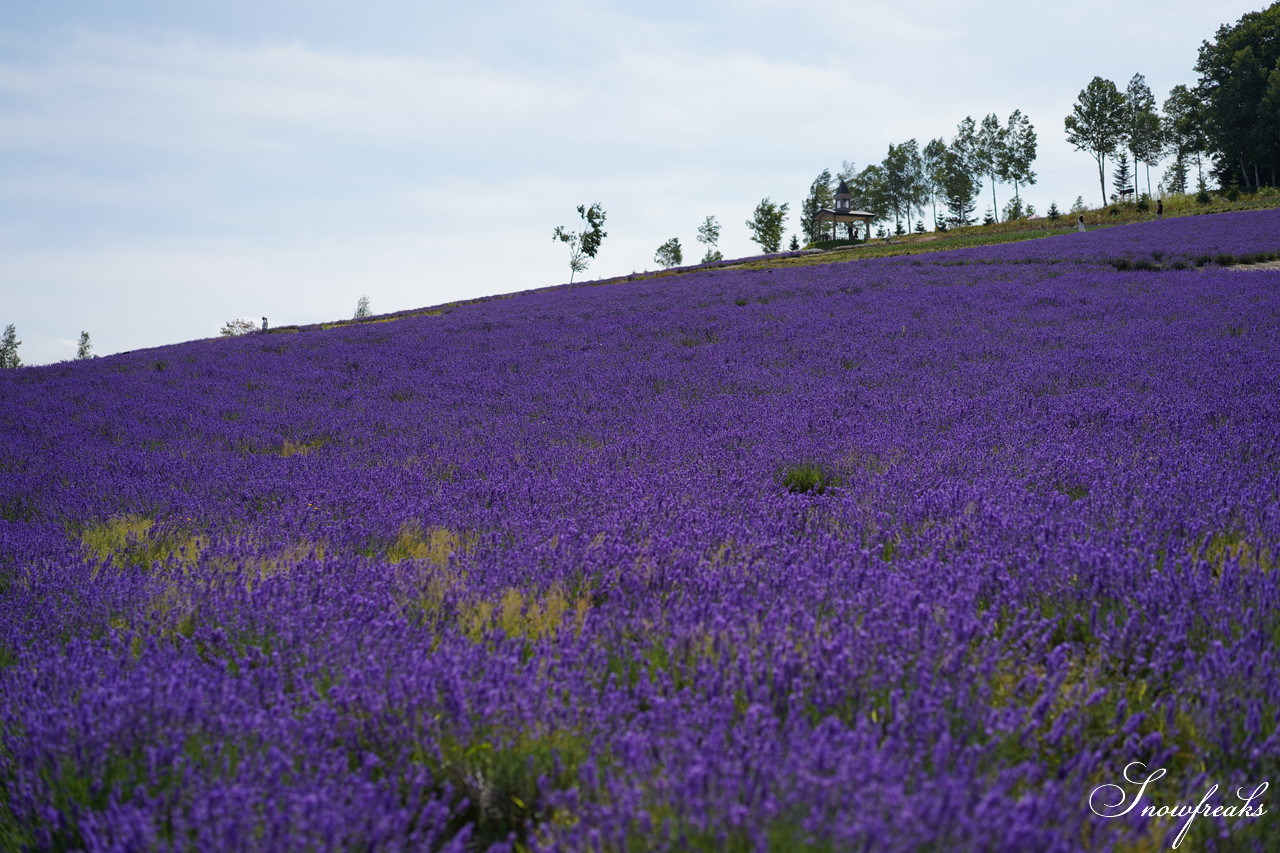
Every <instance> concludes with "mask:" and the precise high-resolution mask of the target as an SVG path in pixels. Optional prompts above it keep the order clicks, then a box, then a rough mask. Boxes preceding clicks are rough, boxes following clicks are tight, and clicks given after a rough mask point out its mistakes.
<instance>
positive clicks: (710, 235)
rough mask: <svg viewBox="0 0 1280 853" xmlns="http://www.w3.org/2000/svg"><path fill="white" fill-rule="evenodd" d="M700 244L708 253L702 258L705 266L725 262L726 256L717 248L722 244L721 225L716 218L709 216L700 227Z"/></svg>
mask: <svg viewBox="0 0 1280 853" xmlns="http://www.w3.org/2000/svg"><path fill="white" fill-rule="evenodd" d="M698 242H699V243H702V244H703V245H704V246H706V247H707V251H706V253H705V254H703V256H702V262H703V263H704V264H707V263H711V262H712V261H722V260H724V255H722V254H720V250H719V249H718V248H716V246H717V245H718V244H719V242H720V223H719V222H717V221H716V218H715V217H714V216H708V217H707V218H706V219H704V220H702V224H701V225H699V226H698Z"/></svg>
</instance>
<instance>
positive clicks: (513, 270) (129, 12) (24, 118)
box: [0, 0, 1265, 364]
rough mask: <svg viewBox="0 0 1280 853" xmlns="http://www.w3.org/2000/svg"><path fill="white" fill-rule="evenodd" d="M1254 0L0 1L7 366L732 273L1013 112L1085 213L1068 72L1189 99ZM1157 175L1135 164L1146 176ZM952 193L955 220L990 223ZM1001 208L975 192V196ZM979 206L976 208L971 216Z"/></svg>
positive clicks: (1079, 79) (1001, 198)
mask: <svg viewBox="0 0 1280 853" xmlns="http://www.w3.org/2000/svg"><path fill="white" fill-rule="evenodd" d="M1264 6H1265V3H1263V2H1262V0H1254V2H1245V3H1242V2H1234V0H1219V2H1216V3H1213V4H1207V3H1204V2H1203V0H1192V2H1187V0H1160V1H1159V2H1155V0H1133V1H1132V2H1125V3H1114V2H1112V0H1073V2H1056V3H1030V4H1029V3H1022V2H1020V3H1007V2H984V0H979V2H969V3H963V4H961V3H952V2H933V0H916V2H911V3H902V4H886V3H880V4H868V3H861V2H852V3H849V2H846V3H812V2H804V3H800V2H783V0H725V2H718V1H717V0H711V1H710V2H702V1H701V0H684V2H668V0H646V2H618V0H612V2H611V0H563V2H540V0H520V2H507V0H490V2H488V3H484V4H471V3H459V2H456V0H450V2H439V0H363V2H360V3H352V2H350V0H182V2H173V0H2V2H0V325H7V324H10V323H12V324H14V325H15V327H16V329H17V333H18V338H19V339H20V340H21V341H22V345H21V347H20V349H19V356H20V357H21V358H22V361H23V363H24V364H46V363H51V362H57V361H61V360H64V359H69V358H72V357H73V356H74V355H75V351H76V343H77V339H78V337H79V335H80V333H81V332H82V331H87V332H88V333H89V335H90V339H91V341H92V344H93V349H94V352H95V353H96V354H98V355H107V354H110V353H114V352H121V351H126V350H134V349H141V348H146V347H152V346H159V345H163V344H168V343H175V342H179V341H186V340H193V339H198V338H206V337H212V336H215V335H217V334H218V331H219V330H220V329H221V327H222V326H223V325H224V324H225V323H226V322H227V321H229V320H232V319H235V318H241V317H244V318H252V319H254V320H255V321H256V322H258V321H260V320H261V318H262V317H264V316H265V317H267V318H269V321H270V322H271V324H272V325H286V324H295V323H296V324H305V323H314V322H320V321H326V320H335V319H342V318H345V317H350V316H352V314H353V313H354V311H355V308H356V304H357V302H358V300H359V299H360V297H361V296H368V297H369V300H370V304H371V306H372V309H373V311H374V313H387V312H392V311H400V310H406V309H411V308H418V307H424V306H430V305H437V304H440V303H444V302H449V301H453V300H457V299H463V298H469V297H475V296H484V295H490V294H496V293H510V292H515V291H521V290H528V289H532V288H537V287H543V286H547V285H554V284H560V283H563V282H565V281H567V280H568V278H569V267H568V252H567V249H566V247H565V246H563V245H562V244H560V243H558V242H555V241H553V240H552V237H551V232H552V229H553V228H555V227H556V226H557V225H563V226H565V227H567V228H569V229H570V230H578V229H579V227H580V226H581V225H582V222H581V220H580V219H579V218H578V214H577V211H576V208H577V206H578V205H582V204H590V203H593V202H600V203H601V204H602V205H603V206H604V209H605V211H606V212H607V215H608V219H607V222H606V224H605V230H606V232H607V233H608V236H607V237H606V239H605V240H604V243H603V245H602V247H601V250H600V253H599V255H598V256H597V257H596V258H595V259H594V260H593V261H592V262H591V265H590V267H589V269H588V270H587V271H586V272H585V273H580V274H578V280H584V279H594V278H603V277H607V276H615V275H625V274H628V273H631V272H638V271H642V270H645V269H653V268H655V267H656V266H657V264H656V262H655V261H654V257H653V256H654V252H655V251H656V249H657V247H658V246H659V245H661V244H662V243H663V242H665V241H666V240H667V239H669V238H671V237H678V238H679V239H680V242H681V243H682V244H683V246H684V253H685V261H686V263H690V262H696V261H697V260H699V259H700V257H701V250H702V246H700V245H699V244H698V243H697V242H696V236H697V228H698V225H699V224H700V223H701V222H702V221H703V219H704V218H705V217H707V216H715V217H716V218H717V220H718V221H719V222H720V224H721V227H722V233H721V239H720V249H721V251H722V252H723V253H724V254H725V256H726V257H737V256H744V255H752V254H757V253H758V251H759V249H758V247H757V246H756V245H755V244H754V243H752V242H751V241H750V233H749V231H748V229H747V227H746V224H745V223H746V220H748V219H749V218H750V217H751V214H752V211H753V210H754V208H755V206H756V204H758V203H759V202H760V200H761V199H763V198H766V197H767V198H769V199H771V200H772V201H774V202H778V203H781V202H787V203H789V204H790V206H791V215H790V216H789V218H788V222H787V234H788V236H789V235H790V234H792V233H797V234H799V233H800V225H799V221H798V219H797V217H796V212H797V211H798V208H799V207H800V204H801V202H802V201H803V199H804V196H805V194H806V193H807V191H808V188H809V185H810V183H811V182H812V181H813V179H814V178H815V177H816V176H817V175H818V173H819V172H821V171H822V170H823V169H824V168H825V169H830V170H832V172H835V171H838V170H839V169H840V168H841V164H842V163H843V162H845V161H849V162H852V163H853V164H854V165H855V167H856V168H858V169H861V168H863V167H864V166H866V165H868V164H870V163H876V162H879V161H881V160H882V159H884V156H885V154H886V153H887V150H888V146H889V145H890V144H891V143H894V144H896V143H900V142H903V141H906V140H907V139H912V138H914V139H918V140H919V141H920V143H921V144H923V143H924V142H926V141H927V140H929V139H931V138H934V137H943V138H945V139H947V140H950V139H951V137H952V136H953V135H954V133H955V128H956V124H957V123H958V122H959V121H961V120H962V119H963V118H965V117H966V116H973V117H974V118H975V119H978V120H980V119H981V118H982V117H983V116H984V115H986V114H988V113H995V114H996V115H997V116H999V117H1000V118H1001V119H1002V120H1003V119H1005V118H1006V117H1007V116H1008V115H1009V113H1011V112H1012V111H1013V110H1014V109H1020V110H1021V111H1022V112H1023V113H1024V114H1025V115H1027V116H1028V117H1029V118H1030V119H1031V121H1032V123H1033V125H1034V126H1035V128H1036V132H1037V135H1038V137H1039V153H1038V158H1037V160H1036V162H1035V164H1034V165H1033V168H1034V169H1035V171H1036V172H1037V175H1038V181H1037V183H1036V185H1035V186H1031V187H1028V188H1025V190H1024V193H1023V197H1024V199H1025V200H1027V201H1030V202H1031V203H1032V204H1033V205H1035V206H1036V207H1037V208H1038V209H1039V210H1040V211H1041V212H1043V211H1044V210H1045V209H1046V208H1047V207H1048V205H1049V203H1050V202H1051V201H1056V202H1057V204H1058V205H1059V207H1061V208H1062V209H1063V210H1066V209H1067V208H1068V207H1070V205H1071V203H1072V202H1073V201H1074V200H1075V198H1076V197H1077V196H1084V198H1085V200H1086V201H1089V202H1093V201H1094V199H1096V198H1098V197H1099V196H1100V188H1099V186H1098V179H1097V166H1096V164H1095V162H1094V160H1093V158H1092V157H1091V156H1090V155H1089V154H1087V153H1084V152H1077V151H1075V150H1073V149H1072V147H1071V146H1070V144H1069V143H1067V142H1066V140H1065V135H1064V132H1063V118H1064V117H1065V116H1066V115H1067V114H1068V113H1069V112H1070V110H1071V105H1072V103H1073V102H1074V101H1075V99H1076V96H1077V95H1078V94H1079V92H1080V90H1081V89H1083V88H1084V87H1085V86H1086V85H1087V84H1088V82H1089V81H1090V80H1091V79H1092V78H1093V77H1094V76H1102V77H1104V78H1107V79H1110V80H1113V81H1115V83H1116V84H1117V86H1119V87H1120V88H1121V89H1123V88H1124V86H1125V85H1126V83H1127V82H1128V80H1129V79H1130V78H1131V77H1132V76H1133V75H1134V74H1135V73H1141V74H1143V75H1145V77H1146V79H1147V82H1148V84H1149V85H1150V86H1151V89H1152V91H1153V93H1154V94H1155V96H1156V99H1157V102H1158V103H1159V102H1162V101H1163V100H1164V98H1165V97H1166V96H1167V94H1168V92H1169V89H1170V87H1172V86H1174V85H1175V84H1178V83H1184V84H1187V85H1193V84H1194V83H1195V82H1196V77H1195V73H1194V70H1193V69H1194V65H1195V60H1196V55H1197V51H1198V49H1199V46H1200V44H1201V42H1203V41H1204V40H1206V39H1211V38H1212V37H1213V35H1214V33H1215V32H1216V30H1217V28H1218V27H1219V26H1221V25H1223V24H1231V23H1234V22H1235V21H1237V20H1238V19H1239V18H1240V16H1241V15H1243V14H1245V13H1246V12H1250V11H1256V10H1259V9H1261V8H1264ZM1158 177H1159V171H1158V170H1157V171H1156V172H1155V173H1154V174H1153V176H1152V181H1153V186H1154V184H1155V181H1156V180H1157V179H1158ZM990 192H991V188H990V187H989V186H986V187H984V188H983V193H984V195H983V199H984V201H983V202H980V203H979V204H980V206H979V213H981V212H982V210H983V209H985V207H987V206H990V197H991V196H990ZM1011 194H1012V188H1011V187H1008V186H1005V185H998V186H997V187H996V196H997V201H998V203H999V204H1000V205H1003V204H1004V203H1005V202H1006V201H1007V200H1008V198H1009V196H1010V195H1011ZM984 202H985V203H984Z"/></svg>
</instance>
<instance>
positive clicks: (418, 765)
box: [0, 211, 1280, 851]
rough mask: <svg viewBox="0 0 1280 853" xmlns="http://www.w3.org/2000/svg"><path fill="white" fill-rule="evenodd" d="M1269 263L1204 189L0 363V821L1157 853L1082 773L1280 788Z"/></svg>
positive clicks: (41, 832) (163, 833)
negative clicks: (804, 254) (390, 311)
mask: <svg viewBox="0 0 1280 853" xmlns="http://www.w3.org/2000/svg"><path fill="white" fill-rule="evenodd" d="M1184 223H1192V224H1191V225H1186V224H1184ZM1277 252H1280V212H1276V211H1267V212H1257V213H1239V214H1223V215H1220V216H1213V217H1200V218H1197V219H1194V220H1173V221H1164V222H1153V223H1146V224H1141V225H1134V226H1124V227H1118V228H1113V229H1108V230H1106V231H1102V232H1096V233H1093V232H1091V233H1088V234H1070V235H1066V236H1063V237H1056V238H1052V239H1047V240H1040V241H1030V242H1026V243H1021V244H1017V245H1014V246H1007V247H990V248H985V249H971V250H965V251H963V252H956V253H948V254H940V255H924V256H915V257H910V258H889V259H883V260H870V261H864V262H858V263H847V264H827V265H823V266H810V267H797V268H789V269H755V270H753V269H737V270H719V271H708V272H700V273H691V274H688V275H682V276H677V277H664V278H656V279H652V280H648V281H637V282H631V283H628V284H625V285H618V286H608V287H577V288H572V289H564V290H557V291H549V292H541V293H530V294H522V295H517V296H514V297H512V298H509V299H501V300H492V301H486V302H481V303H477V304H472V305H466V306H460V307H458V308H456V309H454V310H452V311H449V312H447V313H438V314H421V315H418V316H409V317H404V318H402V319H397V320H395V321H394V322H380V323H362V324H354V325H347V326H342V327H339V328H330V329H310V330H306V331H301V332H297V333H292V334H290V333H282V334H268V335H262V334H259V335H252V336H247V337H244V338H237V339H227V340H217V341H206V342H195V343H191V344H184V345H179V346H173V347H163V348H159V349H155V350H148V351H145V352H137V353H131V354H127V355H122V356H114V357H109V358H103V359H98V360H95V361H91V362H73V363H67V364H63V365H55V366H50V367H43V368H24V369H21V370H17V371H7V372H5V373H4V374H3V375H0V434H2V435H3V437H4V439H3V442H2V443H0V573H2V574H0V578H2V580H0V589H2V591H0V737H2V738H3V740H2V741H0V793H2V794H3V800H0V847H3V848H5V849H21V848H23V847H24V846H26V847H30V848H33V849H80V848H87V849H127V850H132V849H180V850H187V849H190V850H215V849H226V850H232V849H234V850H349V849H357V848H358V849H372V850H402V849H415V850H417V849H446V850H463V849H486V848H487V847H489V846H490V845H495V846H496V849H509V847H505V846H504V845H506V844H507V839H508V837H509V836H510V837H513V838H514V839H516V840H517V841H518V842H519V843H520V844H523V845H528V847H530V848H533V849H566V850H581V849H605V850H624V849H626V850H632V849H676V850H685V849H705V850H721V849H741V850H748V849H777V850H783V849H818V850H849V849H874V850H904V851H906V850H919V849H948V850H991V849H1017V850H1032V849H1034V850H1064V851H1065V850H1078V849H1081V848H1082V847H1084V848H1087V849H1111V847H1112V846H1113V845H1114V844H1116V843H1120V842H1125V843H1134V844H1139V843H1142V842H1139V841H1135V839H1139V838H1147V839H1149V840H1150V843H1152V844H1155V845H1156V846H1159V844H1160V842H1161V840H1162V833H1163V832H1164V831H1166V830H1172V831H1174V832H1176V831H1177V830H1178V829H1179V828H1180V827H1181V824H1182V822H1183V821H1174V822H1169V821H1164V822H1160V821H1144V819H1142V818H1141V817H1140V816H1139V812H1138V809H1134V810H1133V811H1132V812H1131V813H1129V814H1128V816H1126V817H1123V818H1118V819H1112V818H1110V817H1108V816H1107V815H1110V814H1114V813H1116V812H1118V811H1119V810H1120V809H1121V808H1123V806H1121V807H1116V806H1115V804H1114V800H1115V798H1116V797H1118V796H1119V793H1118V792H1116V791H1115V790H1103V791H1102V792H1101V793H1100V794H1098V795H1097V796H1095V797H1093V798H1092V799H1091V798H1090V794H1091V792H1093V791H1095V789H1097V788H1098V787H1099V786H1102V785H1105V784H1118V785H1121V786H1122V788H1123V789H1124V791H1125V793H1126V796H1128V797H1130V798H1131V797H1132V796H1134V795H1135V794H1136V791H1137V786H1136V785H1134V784H1131V783H1130V782H1126V781H1125V777H1124V775H1123V774H1124V773H1125V768H1126V765H1129V764H1130V763H1131V762H1134V761H1140V762H1144V764H1145V767H1146V771H1141V770H1137V771H1135V770H1133V769H1130V770H1129V774H1130V778H1135V777H1134V775H1133V774H1134V773H1135V772H1137V773H1138V774H1139V776H1140V775H1141V774H1142V773H1143V772H1151V771H1154V770H1155V769H1156V768H1165V769H1166V770H1167V775H1166V776H1164V777H1162V778H1161V779H1160V780H1159V781H1158V782H1153V783H1152V786H1151V787H1150V788H1148V789H1147V791H1146V799H1145V800H1144V802H1143V805H1148V804H1150V805H1155V806H1160V805H1176V804H1179V803H1186V802H1191V803H1195V802H1198V801H1199V800H1200V797H1201V796H1202V795H1203V794H1204V793H1205V791H1206V790H1208V788H1209V786H1211V785H1213V784H1215V783H1217V784H1219V785H1220V786H1221V788H1220V791H1219V793H1218V794H1217V795H1215V796H1216V797H1217V799H1216V800H1214V802H1219V801H1220V802H1221V803H1222V804H1224V805H1234V806H1237V807H1238V806H1240V805H1242V804H1241V803H1240V802H1239V801H1238V800H1235V799H1234V795H1233V794H1229V793H1228V792H1233V791H1235V789H1236V788H1239V787H1241V786H1243V787H1245V788H1246V789H1247V791H1252V790H1253V789H1254V788H1256V787H1257V786H1258V785H1260V784H1261V783H1263V782H1266V781H1268V780H1270V779H1274V778H1275V777H1276V776H1277V774H1278V772H1280V763H1278V762H1277V758H1276V756H1277V755H1280V748H1278V747H1280V744H1278V742H1277V738H1278V737H1280V735H1278V734H1277V724H1278V722H1280V659H1278V658H1277V654H1278V652H1277V647H1278V645H1280V574H1278V573H1277V572H1276V571H1275V564H1276V561H1277V559H1280V496H1278V494H1277V487H1276V486H1277V482H1280V392H1278V391H1277V386H1276V382H1275V377H1276V376H1277V375H1278V374H1280V272H1275V271H1263V272H1257V273H1255V274H1251V275H1243V274H1241V273H1239V272H1237V271H1234V270H1231V269H1228V268H1224V267H1222V266H1221V265H1220V263H1219V262H1226V261H1229V260H1230V261H1234V260H1238V259H1240V258H1245V259H1257V258H1261V257H1264V256H1274V254H1275V253H1277ZM1215 258H1216V259H1217V261H1215ZM1120 259H1124V263H1119V261H1120ZM1120 267H1125V269H1121V268H1120ZM1228 796H1230V797H1232V799H1230V800H1228ZM1108 798H1110V799H1108ZM1264 801H1265V797H1262V798H1260V799H1255V800H1254V802H1253V803H1252V805H1253V806H1258V805H1260V804H1261V803H1262V802H1264ZM1091 804H1092V805H1093V806H1095V807H1096V809H1095V810H1091V808H1090V805H1091ZM1127 804H1128V803H1127V802H1126V803H1125V805H1127ZM1108 806H1110V808H1109V809H1108ZM1098 812H1101V815H1100V814H1099V813H1098ZM1269 821H1270V817H1269V816H1265V817H1258V818H1252V817H1234V818H1221V817H1219V818H1210V817H1205V818H1202V819H1199V820H1197V821H1196V822H1195V823H1194V824H1193V825H1192V828H1191V838H1192V839H1193V841H1194V844H1195V845H1196V846H1195V847H1194V848H1193V849H1205V846H1206V845H1208V844H1211V843H1224V844H1225V843H1230V844H1232V845H1238V846H1233V847H1232V849H1250V847H1249V845H1250V844H1253V843H1255V842H1256V843H1257V844H1259V845H1261V844H1263V843H1264V842H1265V840H1266V839H1268V838H1271V837H1273V834H1274V827H1273V826H1271V825H1270V824H1269V823H1268V822H1269ZM1219 832H1226V833H1229V839H1228V842H1217V841H1215V839H1216V837H1217V834H1218V833H1219ZM1187 843H1188V844H1189V845H1190V844H1191V843H1192V842H1187ZM1223 849H1225V848H1223Z"/></svg>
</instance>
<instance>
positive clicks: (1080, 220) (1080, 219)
mask: <svg viewBox="0 0 1280 853" xmlns="http://www.w3.org/2000/svg"><path fill="white" fill-rule="evenodd" d="M1076 230H1077V231H1079V232H1080V233H1081V234H1083V233H1084V214H1083V213H1082V214H1080V215H1079V216H1077V217H1076Z"/></svg>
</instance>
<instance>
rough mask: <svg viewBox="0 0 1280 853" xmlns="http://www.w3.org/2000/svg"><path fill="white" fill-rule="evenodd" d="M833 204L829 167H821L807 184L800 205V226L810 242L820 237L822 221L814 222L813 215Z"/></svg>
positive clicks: (832, 184) (833, 194)
mask: <svg viewBox="0 0 1280 853" xmlns="http://www.w3.org/2000/svg"><path fill="white" fill-rule="evenodd" d="M834 204H835V186H834V182H833V179H832V177H831V171H830V170H829V169H823V170H822V171H821V172H820V173H819V174H818V177H816V178H814V179H813V183H812V184H810V185H809V194H808V195H807V196H805V197H804V202H803V203H802V204H801V205H800V220H801V221H800V228H801V230H802V231H804V236H805V237H806V238H807V239H808V241H809V242H810V243H812V242H814V241H815V240H821V239H822V223H820V222H815V221H814V217H815V216H817V215H818V211H819V210H822V209H823V208H830V207H832V206H833V205H834Z"/></svg>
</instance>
